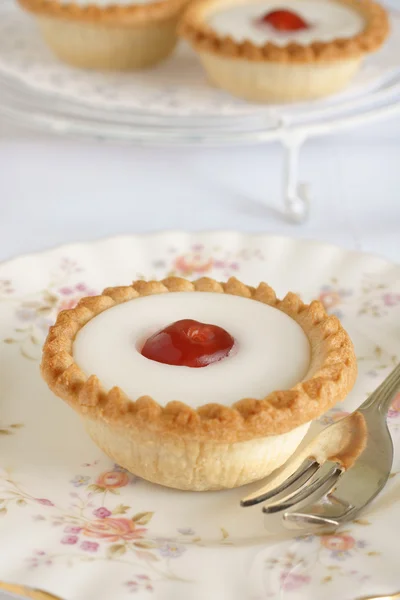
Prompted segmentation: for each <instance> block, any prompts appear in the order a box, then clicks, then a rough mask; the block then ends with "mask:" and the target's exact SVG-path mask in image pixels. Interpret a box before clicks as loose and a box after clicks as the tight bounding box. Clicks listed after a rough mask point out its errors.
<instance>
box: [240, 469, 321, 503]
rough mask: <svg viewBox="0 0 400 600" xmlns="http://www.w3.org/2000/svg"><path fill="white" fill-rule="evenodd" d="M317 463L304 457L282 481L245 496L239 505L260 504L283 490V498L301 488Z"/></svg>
mask: <svg viewBox="0 0 400 600" xmlns="http://www.w3.org/2000/svg"><path fill="white" fill-rule="evenodd" d="M319 467H320V465H319V463H318V462H317V461H316V460H315V459H313V458H306V460H305V461H303V462H302V463H301V465H300V467H299V468H298V469H297V470H296V471H295V472H294V473H293V474H292V475H291V476H290V477H288V478H287V479H285V481H284V482H283V483H281V484H280V485H278V486H277V487H275V488H273V489H272V490H268V491H265V492H263V493H262V494H259V495H250V496H247V498H244V499H243V500H242V501H241V502H240V505H241V506H254V505H255V504H260V502H265V501H266V500H269V499H271V498H273V497H276V496H279V495H280V494H282V493H283V492H286V494H285V496H284V497H285V498H286V497H287V496H289V495H290V494H291V493H294V492H297V491H298V490H299V489H301V488H302V487H303V486H304V485H305V484H306V483H307V481H309V480H310V479H311V477H312V476H313V475H314V473H316V471H317V470H318V469H319ZM292 488H293V489H292Z"/></svg>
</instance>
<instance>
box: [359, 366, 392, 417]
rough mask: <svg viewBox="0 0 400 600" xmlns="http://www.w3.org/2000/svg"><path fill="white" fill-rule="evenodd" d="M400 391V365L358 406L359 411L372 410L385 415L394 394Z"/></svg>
mask: <svg viewBox="0 0 400 600" xmlns="http://www.w3.org/2000/svg"><path fill="white" fill-rule="evenodd" d="M398 391H400V364H398V365H397V367H395V368H394V369H393V371H392V372H391V373H390V374H389V375H388V376H387V377H386V379H385V380H384V381H383V382H382V383H381V385H380V386H379V387H378V388H377V389H376V390H375V391H374V392H373V393H372V394H371V395H370V396H369V398H368V399H367V400H366V401H365V402H364V404H362V405H361V406H360V409H359V410H361V411H363V410H367V409H373V410H377V411H379V412H380V413H381V414H383V415H386V414H387V413H388V411H389V408H390V405H391V404H392V401H393V397H394V395H395V394H396V392H398Z"/></svg>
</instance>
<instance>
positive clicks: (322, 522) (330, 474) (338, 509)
mask: <svg viewBox="0 0 400 600" xmlns="http://www.w3.org/2000/svg"><path fill="white" fill-rule="evenodd" d="M399 389H400V365H398V366H397V367H396V368H395V369H394V370H393V371H392V372H391V373H390V375H389V376H388V377H387V378H386V379H385V381H384V382H383V383H382V384H381V385H380V386H379V387H378V388H377V389H376V390H375V392H373V393H372V394H371V395H370V396H369V398H368V399H367V400H366V402H364V403H363V404H362V405H361V406H360V408H359V409H358V410H357V411H355V412H354V413H352V414H351V415H348V416H347V417H345V418H344V419H342V420H340V421H338V422H337V423H335V424H334V425H331V426H329V427H327V428H326V429H324V430H323V431H322V432H321V433H320V434H319V435H318V436H317V437H316V438H315V439H314V440H313V442H312V443H311V444H310V445H309V446H308V447H307V449H306V452H307V451H308V456H307V454H306V456H307V458H306V459H305V460H304V461H303V462H302V464H301V465H300V467H299V468H298V469H297V470H295V472H294V473H293V469H292V472H291V473H292V474H289V473H290V465H289V467H288V468H286V469H284V470H283V474H284V475H286V478H285V479H284V480H283V482H282V483H280V482H277V481H276V478H275V477H274V478H273V479H272V481H271V482H270V483H269V484H268V485H267V486H265V487H264V488H262V489H261V490H258V491H257V492H255V493H252V494H250V495H249V496H247V497H246V498H244V499H243V500H242V501H241V505H242V506H253V505H254V504H258V503H260V502H264V503H265V504H264V505H263V512H264V513H266V514H271V513H283V514H282V517H283V523H284V525H285V527H287V528H289V529H293V530H299V531H305V530H307V531H308V532H313V531H316V532H318V531H329V530H334V529H336V528H337V527H339V526H340V525H343V523H346V522H348V521H351V520H353V519H354V518H355V517H356V515H357V514H358V513H359V512H360V511H361V510H362V509H363V508H364V507H365V506H367V504H369V503H370V502H371V501H372V500H373V499H374V498H375V497H376V496H377V495H378V494H379V492H380V491H381V490H382V489H383V487H384V486H385V484H386V482H387V480H388V478H389V475H390V471H391V467H392V463H393V443H392V439H391V437H390V433H389V429H388V426H387V423H386V417H387V413H388V410H389V408H390V405H391V402H392V400H393V398H394V396H395V394H396V392H397V391H398V390H399ZM352 453H353V455H352ZM302 456H304V453H303V454H302ZM343 457H346V458H345V459H344V460H343ZM281 481H282V476H281ZM277 483H278V485H277ZM271 486H274V487H271Z"/></svg>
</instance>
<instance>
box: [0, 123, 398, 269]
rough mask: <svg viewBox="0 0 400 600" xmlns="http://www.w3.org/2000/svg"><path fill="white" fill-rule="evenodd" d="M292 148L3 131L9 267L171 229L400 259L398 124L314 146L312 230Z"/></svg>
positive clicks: (3, 233)
mask: <svg viewBox="0 0 400 600" xmlns="http://www.w3.org/2000/svg"><path fill="white" fill-rule="evenodd" d="M282 159H283V154H282V149H281V147H280V146H279V145H278V144H273V145H262V146H255V147H246V148H239V147H234V148H223V149H221V148H219V149H207V148H182V149H168V148H161V149H160V148H159V149H157V148H138V147H132V146H116V145H109V144H105V143H90V142H78V141H65V140H63V139H60V138H51V137H47V136H44V135H39V134H33V133H31V132H24V131H17V130H16V129H15V128H11V127H10V126H8V125H7V124H5V123H4V122H3V123H1V124H0V260H5V259H8V258H10V257H12V256H15V255H17V254H21V253H27V252H31V251H38V250H42V249H45V248H48V247H51V246H55V245H58V244H62V243H65V242H70V241H79V240H82V241H83V240H89V239H95V238H99V237H104V236H109V235H115V234H118V233H136V232H147V231H154V230H162V229H187V230H204V229H217V230H218V229H240V230H243V231H257V232H261V231H265V232H273V233H279V234H283V235H288V236H295V237H303V238H309V239H316V240H320V241H328V242H331V243H335V244H338V245H341V246H344V247H347V248H355V249H361V250H365V251H367V252H372V253H375V254H379V255H382V256H385V257H387V258H389V259H392V260H396V261H398V260H400V119H397V120H391V121H388V122H385V123H378V124H374V125H373V126H371V125H369V126H365V127H363V128H362V129H358V130H351V131H347V132H345V133H342V134H340V136H330V137H325V138H319V139H315V140H311V141H309V142H307V143H306V145H305V147H304V148H303V150H302V154H301V179H302V180H304V181H307V182H309V183H310V185H311V192H312V210H311V215H310V219H309V221H308V222H307V223H306V224H304V225H300V226H299V225H293V224H290V223H288V222H287V221H285V219H284V217H283V215H282V213H281V212H280V211H281V208H282V190H281V183H282Z"/></svg>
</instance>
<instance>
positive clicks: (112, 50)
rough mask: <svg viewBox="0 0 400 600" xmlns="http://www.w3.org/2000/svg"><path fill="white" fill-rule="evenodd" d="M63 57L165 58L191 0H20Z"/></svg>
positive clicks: (96, 61)
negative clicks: (188, 1) (180, 19)
mask: <svg viewBox="0 0 400 600" xmlns="http://www.w3.org/2000/svg"><path fill="white" fill-rule="evenodd" d="M18 1H19V3H20V4H21V6H22V7H23V8H25V9H26V10H28V11H29V12H31V13H33V14H34V15H35V17H36V18H37V21H38V24H39V27H40V30H41V33H42V35H43V37H44V39H45V41H46V42H47V44H48V45H49V47H50V48H51V49H52V50H53V51H54V53H55V54H56V55H57V56H58V57H59V58H60V59H62V60H63V61H64V62H66V63H69V64H71V65H74V66H77V67H83V68H88V69H109V70H129V69H139V68H145V67H149V66H152V65H154V64H156V63H158V62H159V61H161V60H163V59H164V58H166V57H167V56H168V55H169V54H170V53H171V52H172V51H173V49H174V47H175V45H176V42H177V39H178V38H177V31H176V30H177V24H178V20H179V18H180V17H181V15H182V12H183V10H184V8H185V6H186V4H187V0H93V2H92V0H18Z"/></svg>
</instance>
